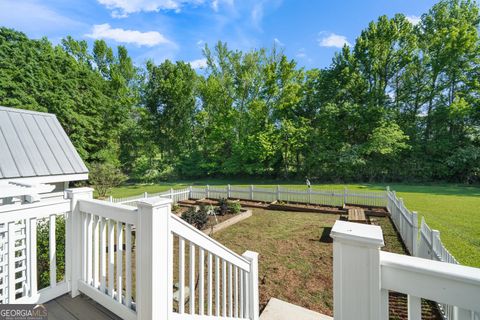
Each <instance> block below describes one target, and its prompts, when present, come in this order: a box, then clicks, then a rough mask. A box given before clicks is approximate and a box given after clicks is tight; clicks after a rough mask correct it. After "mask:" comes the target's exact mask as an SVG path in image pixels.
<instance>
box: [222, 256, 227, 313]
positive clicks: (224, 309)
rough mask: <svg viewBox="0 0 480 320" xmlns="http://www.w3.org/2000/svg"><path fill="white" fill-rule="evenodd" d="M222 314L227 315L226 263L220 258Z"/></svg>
mask: <svg viewBox="0 0 480 320" xmlns="http://www.w3.org/2000/svg"><path fill="white" fill-rule="evenodd" d="M222 315H223V316H224V317H226V316H227V263H226V261H225V260H224V259H222Z"/></svg>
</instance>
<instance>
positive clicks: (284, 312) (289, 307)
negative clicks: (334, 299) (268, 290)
mask: <svg viewBox="0 0 480 320" xmlns="http://www.w3.org/2000/svg"><path fill="white" fill-rule="evenodd" d="M260 320H333V318H332V317H329V316H326V315H323V314H321V313H318V312H315V311H312V310H308V309H305V308H302V307H299V306H297V305H294V304H291V303H288V302H285V301H282V300H279V299H276V298H271V299H270V301H268V304H267V306H266V307H265V310H263V312H262V314H261V315H260Z"/></svg>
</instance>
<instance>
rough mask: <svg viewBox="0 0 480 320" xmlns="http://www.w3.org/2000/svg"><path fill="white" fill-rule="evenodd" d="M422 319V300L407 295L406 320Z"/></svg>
mask: <svg viewBox="0 0 480 320" xmlns="http://www.w3.org/2000/svg"><path fill="white" fill-rule="evenodd" d="M418 319H422V299H421V298H418V297H415V296H411V295H408V320H418Z"/></svg>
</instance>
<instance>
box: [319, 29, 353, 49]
mask: <svg viewBox="0 0 480 320" xmlns="http://www.w3.org/2000/svg"><path fill="white" fill-rule="evenodd" d="M318 35H319V37H318V45H319V46H320V47H333V48H342V47H343V46H344V45H345V44H346V45H347V46H350V42H348V40H347V37H346V36H342V35H338V34H335V33H333V32H325V31H322V32H320V33H319V34H318Z"/></svg>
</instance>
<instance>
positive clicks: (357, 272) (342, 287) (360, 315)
mask: <svg viewBox="0 0 480 320" xmlns="http://www.w3.org/2000/svg"><path fill="white" fill-rule="evenodd" d="M330 236H331V237H332V238H333V317H334V319H335V320H380V319H382V320H383V319H388V292H387V291H385V290H381V287H380V248H381V247H383V245H384V242H383V233H382V229H381V228H380V227H379V226H372V225H366V224H360V223H352V222H346V221H340V220H337V222H335V225H334V226H333V228H332V232H331V233H330Z"/></svg>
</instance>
